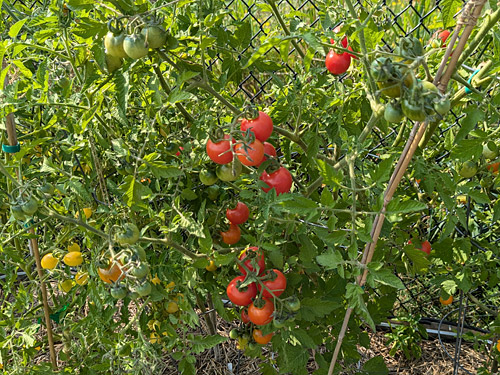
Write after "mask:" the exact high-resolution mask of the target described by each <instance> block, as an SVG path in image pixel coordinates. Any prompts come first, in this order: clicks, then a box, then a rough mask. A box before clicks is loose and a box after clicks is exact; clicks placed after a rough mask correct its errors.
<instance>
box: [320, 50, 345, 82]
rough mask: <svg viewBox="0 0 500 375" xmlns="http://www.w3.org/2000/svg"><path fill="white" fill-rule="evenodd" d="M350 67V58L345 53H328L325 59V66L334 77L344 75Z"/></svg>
mask: <svg viewBox="0 0 500 375" xmlns="http://www.w3.org/2000/svg"><path fill="white" fill-rule="evenodd" d="M349 65H351V56H350V55H349V54H348V53H347V52H344V53H336V52H334V51H330V52H328V55H326V59H325V66H326V69H328V71H329V72H330V73H332V74H334V75H336V76H338V75H340V74H344V73H345V72H347V69H349Z"/></svg>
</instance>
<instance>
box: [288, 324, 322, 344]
mask: <svg viewBox="0 0 500 375" xmlns="http://www.w3.org/2000/svg"><path fill="white" fill-rule="evenodd" d="M290 336H291V337H294V338H295V339H296V340H297V341H298V342H299V343H300V344H301V346H303V347H304V348H307V349H314V348H315V347H316V343H315V342H314V340H313V339H312V338H311V336H309V335H308V334H307V331H305V330H304V329H301V328H295V329H294V330H293V331H292V332H291V335H290Z"/></svg>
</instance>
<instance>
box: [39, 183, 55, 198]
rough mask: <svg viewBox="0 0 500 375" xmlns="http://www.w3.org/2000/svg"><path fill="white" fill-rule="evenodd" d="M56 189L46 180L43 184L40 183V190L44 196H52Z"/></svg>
mask: <svg viewBox="0 0 500 375" xmlns="http://www.w3.org/2000/svg"><path fill="white" fill-rule="evenodd" d="M55 190H56V188H55V187H54V185H52V184H51V183H50V182H47V183H45V184H44V185H42V187H41V188H40V191H41V192H42V193H43V194H44V195H46V196H49V197H50V196H52V195H53V194H54V191H55Z"/></svg>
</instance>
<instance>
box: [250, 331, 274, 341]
mask: <svg viewBox="0 0 500 375" xmlns="http://www.w3.org/2000/svg"><path fill="white" fill-rule="evenodd" d="M273 335H274V333H273V332H271V333H268V334H267V335H265V336H263V335H262V331H261V330H260V329H254V330H253V333H252V336H253V339H254V340H255V342H256V343H257V344H261V345H266V344H267V343H268V342H269V341H271V338H272V337H273Z"/></svg>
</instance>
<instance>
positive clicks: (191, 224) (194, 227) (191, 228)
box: [177, 212, 205, 238]
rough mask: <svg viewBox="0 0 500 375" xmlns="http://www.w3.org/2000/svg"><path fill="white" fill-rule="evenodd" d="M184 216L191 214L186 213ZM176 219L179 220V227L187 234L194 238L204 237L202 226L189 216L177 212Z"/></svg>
mask: <svg viewBox="0 0 500 375" xmlns="http://www.w3.org/2000/svg"><path fill="white" fill-rule="evenodd" d="M186 214H190V215H191V214H192V213H191V212H186ZM177 217H178V218H179V225H180V226H181V227H182V228H184V229H186V230H187V231H188V232H189V233H191V234H193V235H195V236H196V237H201V238H204V237H205V233H204V232H203V225H201V224H199V223H197V222H196V221H195V220H194V219H193V218H192V217H191V216H185V215H184V214H183V213H181V212H177Z"/></svg>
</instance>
